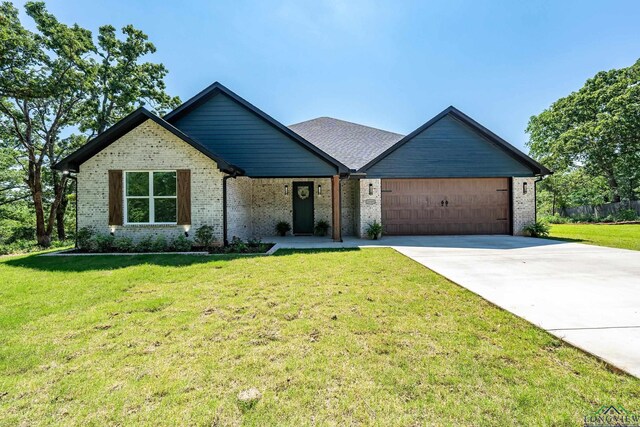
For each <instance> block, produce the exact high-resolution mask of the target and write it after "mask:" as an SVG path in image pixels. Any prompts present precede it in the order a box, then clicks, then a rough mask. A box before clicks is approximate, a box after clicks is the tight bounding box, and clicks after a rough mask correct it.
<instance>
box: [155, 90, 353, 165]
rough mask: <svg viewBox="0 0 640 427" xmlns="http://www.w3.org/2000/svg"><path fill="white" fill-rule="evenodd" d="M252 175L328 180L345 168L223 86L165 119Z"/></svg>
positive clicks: (186, 104)
mask: <svg viewBox="0 0 640 427" xmlns="http://www.w3.org/2000/svg"><path fill="white" fill-rule="evenodd" d="M165 119H166V120H167V121H169V122H171V123H172V124H174V125H175V126H176V127H177V128H179V129H181V130H182V131H183V132H185V133H187V134H189V135H190V136H192V137H193V138H195V139H197V140H198V141H199V142H201V143H202V144H203V145H205V146H206V147H208V148H209V149H211V150H212V151H215V152H216V153H220V155H221V156H223V157H224V158H225V159H227V160H228V161H230V162H232V163H234V164H237V165H238V166H239V167H241V168H243V169H244V170H245V171H246V174H247V175H249V176H254V177H285V176H328V175H333V174H336V173H341V172H342V173H346V172H348V171H349V169H348V168H347V166H345V165H344V164H342V163H341V162H339V161H338V160H336V159H335V158H333V157H331V156H330V155H328V154H327V153H325V152H324V151H322V150H321V149H319V148H318V147H316V146H315V145H313V144H311V143H310V142H308V141H307V140H305V139H304V138H303V137H301V136H300V135H298V134H297V133H295V132H293V131H292V130H291V129H289V128H287V127H285V126H284V125H282V124H281V123H279V122H278V121H276V120H275V119H273V118H272V117H270V116H269V115H267V114H266V113H264V112H262V111H261V110H259V109H258V108H256V107H255V106H253V105H251V104H250V103H249V102H247V101H245V100H244V99H242V98H240V97H239V96H238V95H236V94H235V93H233V92H231V91H230V90H229V89H227V88H225V87H224V86H223V85H221V84H220V83H217V82H216V83H214V84H213V85H211V86H209V87H208V88H207V89H205V90H204V91H202V92H200V93H199V94H198V95H196V96H194V97H193V98H191V99H190V100H189V101H187V102H185V103H184V104H183V105H181V106H180V107H178V108H177V109H175V110H174V111H172V112H171V113H169V114H167V115H166V116H165Z"/></svg>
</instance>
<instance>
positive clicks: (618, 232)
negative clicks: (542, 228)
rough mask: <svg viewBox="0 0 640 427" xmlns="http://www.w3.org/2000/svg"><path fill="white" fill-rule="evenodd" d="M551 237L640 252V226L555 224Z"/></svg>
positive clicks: (552, 226)
mask: <svg viewBox="0 0 640 427" xmlns="http://www.w3.org/2000/svg"><path fill="white" fill-rule="evenodd" d="M549 237H552V238H556V239H566V240H575V241H578V242H579V243H587V244H590V245H598V246H609V247H612V248H622V249H633V250H636V251H640V224H553V225H551V233H550V234H549Z"/></svg>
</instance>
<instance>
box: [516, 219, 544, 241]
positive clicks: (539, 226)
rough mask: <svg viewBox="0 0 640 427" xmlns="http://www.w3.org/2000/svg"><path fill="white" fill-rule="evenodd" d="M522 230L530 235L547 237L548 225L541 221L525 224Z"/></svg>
mask: <svg viewBox="0 0 640 427" xmlns="http://www.w3.org/2000/svg"><path fill="white" fill-rule="evenodd" d="M522 231H523V232H524V233H525V234H526V235H528V236H530V237H547V236H548V235H549V226H548V225H547V224H545V223H544V222H541V221H536V222H534V223H531V224H527V225H525V226H524V227H523V228H522Z"/></svg>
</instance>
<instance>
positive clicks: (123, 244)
mask: <svg viewBox="0 0 640 427" xmlns="http://www.w3.org/2000/svg"><path fill="white" fill-rule="evenodd" d="M113 248H114V249H115V250H116V251H117V252H134V249H135V248H136V245H135V244H134V243H133V239H131V237H126V236H119V237H116V238H115V239H113Z"/></svg>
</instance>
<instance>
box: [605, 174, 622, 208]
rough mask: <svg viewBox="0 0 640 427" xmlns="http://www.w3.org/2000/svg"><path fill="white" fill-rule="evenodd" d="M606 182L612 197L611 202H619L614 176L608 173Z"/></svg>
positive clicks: (616, 182)
mask: <svg viewBox="0 0 640 427" xmlns="http://www.w3.org/2000/svg"><path fill="white" fill-rule="evenodd" d="M607 180H608V182H609V188H610V189H611V194H612V195H613V202H614V203H618V202H620V193H619V191H618V181H617V180H616V177H615V175H613V173H609V174H608V177H607Z"/></svg>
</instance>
